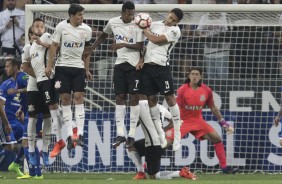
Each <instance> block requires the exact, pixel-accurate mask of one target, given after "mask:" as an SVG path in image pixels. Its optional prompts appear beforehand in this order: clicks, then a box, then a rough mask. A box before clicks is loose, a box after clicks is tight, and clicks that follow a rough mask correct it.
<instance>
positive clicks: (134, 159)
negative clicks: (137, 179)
mask: <svg viewBox="0 0 282 184" xmlns="http://www.w3.org/2000/svg"><path fill="white" fill-rule="evenodd" d="M128 157H129V158H130V159H131V160H132V162H133V163H134V164H135V166H136V168H137V171H138V172H139V171H141V172H144V168H143V165H142V160H141V157H140V156H139V154H138V153H137V152H136V151H129V152H128Z"/></svg>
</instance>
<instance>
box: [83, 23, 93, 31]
mask: <svg viewBox="0 0 282 184" xmlns="http://www.w3.org/2000/svg"><path fill="white" fill-rule="evenodd" d="M81 26H82V28H84V29H86V30H88V31H91V32H92V29H91V27H90V26H89V25H88V24H85V23H82V24H81Z"/></svg>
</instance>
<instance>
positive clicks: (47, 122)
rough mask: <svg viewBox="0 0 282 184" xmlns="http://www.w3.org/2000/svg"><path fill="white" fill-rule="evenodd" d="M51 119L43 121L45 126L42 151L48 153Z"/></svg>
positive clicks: (43, 127) (43, 128) (43, 126)
mask: <svg viewBox="0 0 282 184" xmlns="http://www.w3.org/2000/svg"><path fill="white" fill-rule="evenodd" d="M51 121H52V120H51V118H45V119H43V125H42V133H43V134H42V142H43V145H42V151H43V152H48V146H49V144H50V141H51V126H52V125H51Z"/></svg>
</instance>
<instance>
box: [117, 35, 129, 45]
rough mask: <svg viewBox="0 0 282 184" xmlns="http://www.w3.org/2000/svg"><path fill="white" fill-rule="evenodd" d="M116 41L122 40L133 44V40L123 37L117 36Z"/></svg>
mask: <svg viewBox="0 0 282 184" xmlns="http://www.w3.org/2000/svg"><path fill="white" fill-rule="evenodd" d="M115 38H116V40H121V41H124V42H126V43H133V38H127V37H125V36H122V35H115Z"/></svg>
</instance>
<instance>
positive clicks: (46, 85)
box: [37, 79, 59, 105]
mask: <svg viewBox="0 0 282 184" xmlns="http://www.w3.org/2000/svg"><path fill="white" fill-rule="evenodd" d="M37 87H38V89H39V91H40V92H41V95H42V98H43V101H44V103H45V104H47V105H51V104H55V103H57V102H58V99H59V95H58V92H57V91H56V90H55V88H54V80H53V79H52V80H45V81H41V82H38V83H37Z"/></svg>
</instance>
